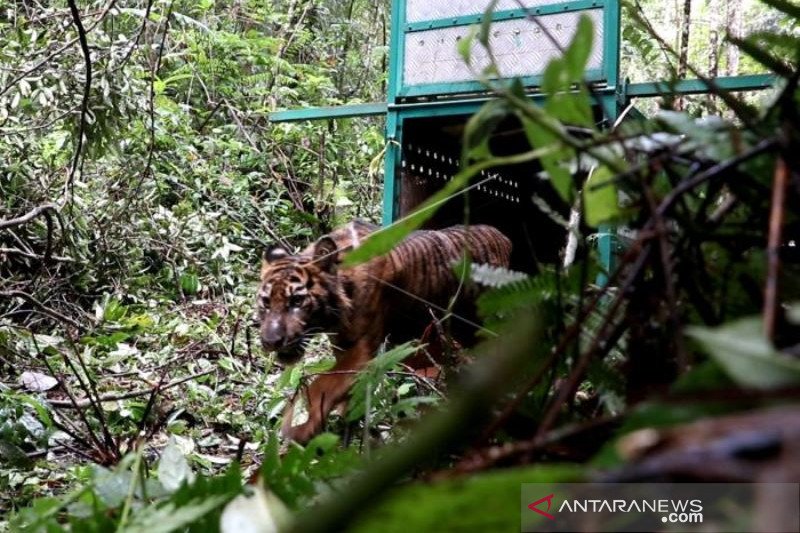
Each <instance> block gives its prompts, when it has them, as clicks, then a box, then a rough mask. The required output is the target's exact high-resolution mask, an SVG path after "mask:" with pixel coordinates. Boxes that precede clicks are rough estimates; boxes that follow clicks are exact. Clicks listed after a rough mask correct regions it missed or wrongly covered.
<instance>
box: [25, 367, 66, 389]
mask: <svg viewBox="0 0 800 533" xmlns="http://www.w3.org/2000/svg"><path fill="white" fill-rule="evenodd" d="M20 381H22V386H23V387H25V388H26V389H28V390H29V391H34V392H43V391H48V390H50V389H52V388H53V387H55V386H56V385H58V380H57V379H56V378H54V377H52V376H48V375H46V374H41V373H39V372H31V371H29V370H28V371H25V372H23V373H22V376H20Z"/></svg>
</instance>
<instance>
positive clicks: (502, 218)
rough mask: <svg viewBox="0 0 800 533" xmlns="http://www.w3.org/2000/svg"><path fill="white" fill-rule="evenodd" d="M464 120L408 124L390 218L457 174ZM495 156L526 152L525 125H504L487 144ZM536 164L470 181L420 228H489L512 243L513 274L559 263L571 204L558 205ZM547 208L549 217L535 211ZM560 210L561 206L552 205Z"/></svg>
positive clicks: (482, 174)
mask: <svg viewBox="0 0 800 533" xmlns="http://www.w3.org/2000/svg"><path fill="white" fill-rule="evenodd" d="M467 120H469V116H464V115H455V116H451V117H444V118H441V117H435V118H417V119H409V120H408V121H406V123H405V125H404V131H403V143H402V145H401V147H400V150H399V157H398V167H399V170H398V171H396V173H395V174H396V176H397V181H396V184H395V187H396V201H395V202H394V203H393V209H394V210H395V211H394V213H393V217H394V218H395V219H397V218H402V217H404V216H406V215H409V214H411V213H413V212H414V211H415V210H416V209H417V208H418V207H419V206H420V204H422V203H423V202H424V201H425V200H426V199H428V198H429V197H430V196H431V195H432V194H434V193H435V192H437V191H438V190H439V189H441V188H442V187H443V186H444V185H445V184H446V183H447V182H448V181H450V180H451V179H453V176H455V174H456V173H458V172H459V170H460V158H461V141H462V136H463V129H464V126H465V124H466V121H467ZM489 145H490V148H491V150H492V153H494V154H496V155H513V154H518V153H520V152H522V151H526V150H529V149H530V145H529V143H528V140H527V138H526V136H525V134H524V132H523V130H522V125H521V124H520V123H519V122H518V121H517V120H516V119H508V120H506V121H505V122H503V123H501V124H500V125H499V127H498V128H497V129H496V130H495V132H494V134H493V135H492V136H491V138H490V142H489ZM540 173H541V166H540V165H539V164H538V162H535V161H534V162H530V163H524V164H518V165H513V166H503V167H498V168H491V169H487V170H485V171H482V172H480V173H479V174H477V175H476V176H474V177H473V178H472V180H471V182H470V188H469V190H468V191H467V192H465V193H461V194H456V195H454V196H453V197H452V198H451V199H450V200H448V201H447V202H445V203H443V204H442V205H441V206H439V208H438V209H437V210H436V212H435V214H434V215H433V216H432V217H431V219H430V220H428V221H427V222H426V223H425V224H424V225H423V228H424V229H436V228H443V227H448V226H452V225H455V224H463V223H464V222H469V223H470V224H489V225H491V226H494V227H496V228H497V229H499V230H500V231H502V232H503V233H504V234H505V235H506V236H508V237H509V238H510V239H511V241H512V242H513V244H514V248H513V254H512V268H513V269H515V270H522V271H525V272H531V273H532V272H535V271H537V267H538V265H539V264H542V263H545V264H547V263H554V262H555V261H558V260H560V257H559V254H560V250H561V249H562V248H563V247H564V245H565V244H566V240H567V230H566V228H565V227H564V222H565V221H566V220H568V219H569V206H567V205H566V204H564V203H563V201H562V200H561V199H560V198H559V197H558V195H557V193H556V192H555V191H554V190H553V188H552V187H551V186H550V184H549V183H548V182H547V180H546V178H544V177H542V176H541V175H540ZM534 198H535V199H537V200H540V201H537V202H536V203H538V204H539V205H543V206H547V209H548V211H546V210H543V209H542V208H537V207H536V205H535V204H533V203H532V199H534ZM553 206H561V208H558V207H553Z"/></svg>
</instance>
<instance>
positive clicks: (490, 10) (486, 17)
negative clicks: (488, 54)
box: [478, 0, 497, 48]
mask: <svg viewBox="0 0 800 533" xmlns="http://www.w3.org/2000/svg"><path fill="white" fill-rule="evenodd" d="M496 5H497V0H492V1H491V2H489V5H488V6H486V9H485V10H484V12H483V18H482V19H481V30H480V32H479V33H478V41H479V42H480V43H481V44H482V45H483V46H485V47H487V48H488V47H489V30H490V29H491V27H492V15H493V14H494V8H495V6H496Z"/></svg>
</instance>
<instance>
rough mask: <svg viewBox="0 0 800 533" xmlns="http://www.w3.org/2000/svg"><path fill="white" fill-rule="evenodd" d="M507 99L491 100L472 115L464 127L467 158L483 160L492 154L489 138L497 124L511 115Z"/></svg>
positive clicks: (465, 154)
mask: <svg viewBox="0 0 800 533" xmlns="http://www.w3.org/2000/svg"><path fill="white" fill-rule="evenodd" d="M509 111H510V110H509V108H508V103H507V102H506V101H505V100H490V101H489V102H486V103H485V104H484V105H482V106H481V108H480V109H479V110H478V112H477V113H475V114H474V115H472V116H471V117H470V118H469V120H468V121H467V125H466V127H465V128H464V156H465V157H466V158H467V160H481V159H487V158H489V157H491V156H492V153H491V151H490V149H489V138H490V136H491V134H492V132H493V131H494V130H495V129H496V128H497V125H498V124H499V123H500V122H501V121H502V120H503V119H505V118H506V117H507V116H508V115H509Z"/></svg>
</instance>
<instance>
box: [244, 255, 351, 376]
mask: <svg viewBox="0 0 800 533" xmlns="http://www.w3.org/2000/svg"><path fill="white" fill-rule="evenodd" d="M335 249H336V246H335V244H333V243H332V241H331V242H323V241H319V242H318V243H317V244H316V246H315V252H314V254H313V256H305V255H290V254H289V253H288V252H287V251H286V250H283V249H282V248H272V249H270V250H268V251H267V252H266V253H265V254H264V260H263V263H262V266H261V284H260V286H259V289H258V294H257V301H256V311H257V315H258V320H259V322H260V330H259V336H260V338H261V346H262V347H263V348H264V350H265V351H268V352H275V353H276V354H277V356H278V360H279V361H280V362H281V363H283V364H292V363H296V362H297V361H299V360H300V358H301V357H302V356H303V351H304V348H305V344H306V342H307V341H308V340H309V338H310V337H311V335H312V334H314V333H316V332H320V331H323V330H324V328H325V327H326V326H327V325H328V324H327V323H328V322H329V321H330V317H331V316H332V315H335V313H336V312H337V306H336V301H335V298H333V297H332V296H333V295H334V294H335V290H333V287H334V285H335V283H336V272H335V266H336V265H335V258H334V257H332V255H335ZM331 253H332V255H330V254H331Z"/></svg>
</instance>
